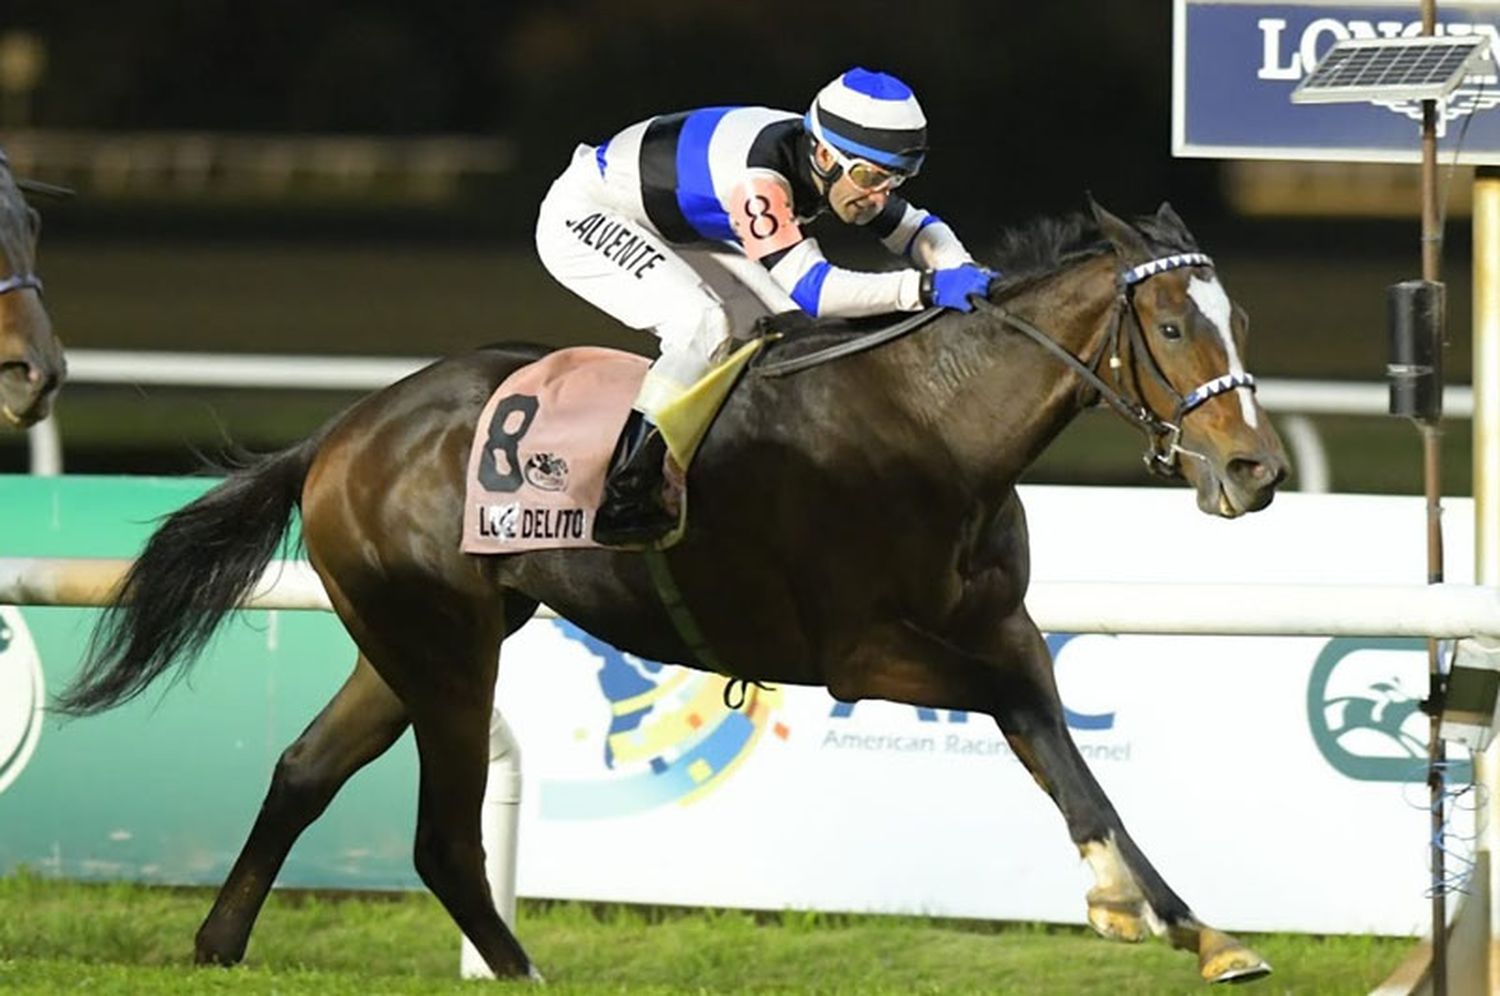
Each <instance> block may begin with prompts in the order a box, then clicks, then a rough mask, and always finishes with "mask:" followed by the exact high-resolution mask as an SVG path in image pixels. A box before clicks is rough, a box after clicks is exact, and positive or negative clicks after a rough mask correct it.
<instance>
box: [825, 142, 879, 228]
mask: <svg viewBox="0 0 1500 996" xmlns="http://www.w3.org/2000/svg"><path fill="white" fill-rule="evenodd" d="M813 156H814V157H816V159H817V161H818V169H820V170H823V171H825V172H827V171H831V170H832V169H833V168H834V167H835V166H837V165H838V160H837V159H835V158H834V155H833V153H832V152H831V151H830V150H829V149H828V147H827V146H825V145H823V144H822V143H819V144H818V147H817V148H816V149H815V150H813ZM818 182H819V185H820V186H821V185H823V183H824V181H822V180H821V179H819V181H818ZM825 193H826V194H827V197H828V206H829V207H830V208H832V209H833V213H834V214H835V215H836V216H838V219H839V221H842V222H844V223H845V224H846V225H868V224H869V223H870V222H871V221H873V220H875V216H876V215H877V214H879V213H880V211H881V209H882V208H884V207H885V202H886V201H888V200H890V197H891V190H890V188H889V187H885V188H882V189H880V190H865V189H863V188H862V187H860V186H859V185H858V184H856V183H855V182H854V181H853V180H851V179H850V178H849V171H848V170H843V171H841V172H840V173H839V178H838V179H837V180H835V181H833V184H832V185H831V186H828V187H827V189H826V190H825Z"/></svg>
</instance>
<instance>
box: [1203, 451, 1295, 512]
mask: <svg viewBox="0 0 1500 996" xmlns="http://www.w3.org/2000/svg"><path fill="white" fill-rule="evenodd" d="M1288 470H1289V467H1288V464H1287V461H1286V458H1285V457H1284V456H1281V455H1279V454H1275V453H1260V454H1240V455H1237V456H1233V457H1230V458H1229V459H1228V460H1226V461H1225V462H1224V465H1223V467H1222V469H1219V468H1215V469H1214V471H1212V472H1207V473H1202V474H1201V475H1200V476H1199V478H1198V480H1197V482H1196V484H1197V492H1198V507H1199V508H1200V509H1202V510H1203V511H1204V512H1206V513H1208V514H1209V515H1217V516H1221V517H1223V518H1226V519H1236V518H1239V517H1240V516H1241V515H1244V514H1246V513H1247V512H1259V511H1260V510H1261V509H1263V508H1265V507H1266V506H1267V505H1269V504H1271V499H1273V498H1275V497H1276V489H1277V487H1279V486H1280V485H1281V482H1282V481H1285V480H1286V477H1287V472H1288Z"/></svg>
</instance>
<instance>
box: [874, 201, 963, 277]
mask: <svg viewBox="0 0 1500 996" xmlns="http://www.w3.org/2000/svg"><path fill="white" fill-rule="evenodd" d="M870 230H871V231H872V232H874V233H875V234H876V235H878V236H879V237H880V241H881V242H882V243H884V244H885V247H886V248H887V249H889V250H890V251H891V252H893V253H895V254H896V255H898V256H904V257H905V258H906V259H907V260H909V261H910V262H911V263H913V264H914V265H915V266H916V267H917V268H918V269H920V270H946V269H949V268H950V267H954V266H962V265H963V264H964V263H972V262H974V257H973V256H972V255H970V254H969V250H967V249H965V248H964V244H963V243H962V242H960V241H959V239H958V236H957V235H955V234H954V232H953V229H952V228H949V227H948V223H947V222H946V221H944V220H943V219H941V218H939V217H938V216H937V215H935V214H933V213H932V212H930V211H926V210H924V209H922V208H919V207H916V206H914V205H912V204H908V203H907V202H906V201H905V200H904V199H903V198H900V197H897V196H895V195H892V196H891V197H890V198H889V199H888V200H887V201H886V202H885V207H884V208H882V209H881V211H880V213H879V214H877V215H876V216H875V217H874V219H873V220H872V221H871V222H870Z"/></svg>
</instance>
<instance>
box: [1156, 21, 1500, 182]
mask: <svg viewBox="0 0 1500 996" xmlns="http://www.w3.org/2000/svg"><path fill="white" fill-rule="evenodd" d="M1175 2H1176V8H1175V18H1174V40H1173V73H1172V152H1173V154H1174V155H1178V156H1199V157H1208V158H1218V159H1293V160H1296V159H1306V160H1335V161H1344V162H1411V163H1416V162H1420V161H1421V145H1420V140H1421V124H1422V108H1421V104H1420V102H1418V101H1411V100H1390V101H1374V102H1367V103H1348V104H1311V105H1309V104H1301V105H1293V104H1292V102H1291V93H1292V90H1293V89H1295V88H1296V86H1297V84H1298V83H1300V82H1301V81H1302V79H1303V77H1305V76H1306V75H1307V74H1308V73H1309V72H1311V70H1312V69H1313V68H1314V67H1315V66H1316V65H1317V64H1318V60H1320V59H1321V58H1322V57H1323V55H1324V54H1325V53H1326V52H1327V51H1328V49H1329V48H1331V47H1332V46H1333V45H1334V43H1336V42H1339V41H1344V40H1347V39H1351V38H1356V39H1368V38H1399V37H1411V36H1415V35H1419V34H1421V33H1422V17H1421V4H1420V3H1419V2H1418V0H1310V2H1301V0H1287V2H1282V3H1264V2H1251V0H1175ZM1437 33H1438V34H1439V35H1455V36H1456V35H1473V34H1481V35H1484V36H1485V37H1487V38H1489V39H1490V45H1491V57H1490V61H1489V62H1488V63H1486V71H1485V72H1483V73H1479V74H1475V75H1472V76H1469V77H1467V78H1466V79H1465V80H1464V82H1463V83H1461V84H1460V85H1459V87H1458V89H1457V90H1456V91H1455V92H1454V93H1453V94H1452V95H1451V96H1450V98H1449V99H1448V100H1447V101H1446V102H1444V103H1443V104H1441V105H1440V111H1441V112H1440V113H1439V115H1438V136H1439V139H1438V158H1439V160H1440V161H1441V162H1443V163H1445V164H1446V163H1452V162H1455V161H1457V162H1462V163H1496V162H1500V114H1492V113H1485V112H1487V111H1491V110H1493V109H1494V108H1495V106H1496V105H1500V75H1497V72H1496V69H1495V66H1496V63H1495V53H1497V52H1500V42H1497V39H1500V3H1497V2H1495V0H1477V2H1467V3H1465V2H1449V0H1443V2H1442V3H1441V4H1439V5H1438V19H1437ZM1455 156H1456V159H1455Z"/></svg>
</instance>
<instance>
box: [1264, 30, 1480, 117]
mask: <svg viewBox="0 0 1500 996" xmlns="http://www.w3.org/2000/svg"><path fill="white" fill-rule="evenodd" d="M1488 56H1489V39H1488V38H1487V37H1486V36H1484V35H1459V36H1457V37H1442V38H1431V37H1418V38H1367V39H1351V40H1350V41H1341V42H1339V43H1338V44H1336V45H1334V46H1333V48H1331V49H1329V50H1328V54H1327V55H1325V56H1323V59H1322V61H1320V62H1319V63H1318V66H1317V68H1316V69H1314V70H1313V71H1312V72H1311V73H1309V74H1308V75H1307V76H1306V78H1304V79H1303V80H1302V82H1301V83H1299V84H1298V85H1297V88H1296V89H1295V90H1293V91H1292V103H1294V104H1335V103H1343V102H1357V101H1370V100H1443V99H1445V98H1446V97H1447V96H1448V95H1449V94H1450V93H1452V92H1453V91H1454V90H1455V89H1457V88H1458V85H1459V84H1460V83H1462V82H1463V80H1464V77H1465V76H1468V75H1469V74H1471V73H1479V72H1488V73H1492V72H1493V67H1483V66H1482V65H1481V64H1482V63H1483V62H1485V60H1486V59H1487V58H1488Z"/></svg>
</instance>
